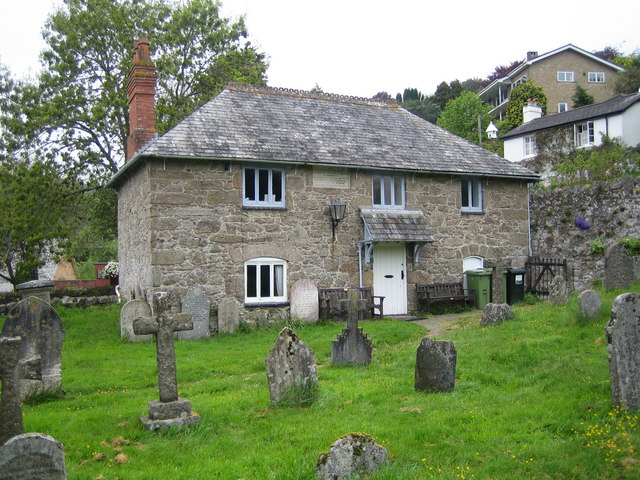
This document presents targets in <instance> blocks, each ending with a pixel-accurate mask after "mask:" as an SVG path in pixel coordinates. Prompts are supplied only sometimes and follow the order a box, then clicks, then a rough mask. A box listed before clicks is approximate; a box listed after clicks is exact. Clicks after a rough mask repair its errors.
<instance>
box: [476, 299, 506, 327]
mask: <svg viewBox="0 0 640 480" xmlns="http://www.w3.org/2000/svg"><path fill="white" fill-rule="evenodd" d="M513 318H514V314H513V309H512V308H511V305H509V304H508V303H487V304H486V305H485V306H484V308H483V309H482V319H481V320H480V326H481V327H485V326H487V325H497V324H499V323H502V322H505V321H507V320H513Z"/></svg>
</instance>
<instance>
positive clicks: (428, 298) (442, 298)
mask: <svg viewBox="0 0 640 480" xmlns="http://www.w3.org/2000/svg"><path fill="white" fill-rule="evenodd" d="M416 289H417V290H418V304H419V305H420V304H425V306H426V308H427V311H429V310H430V309H431V305H433V304H434V303H453V302H460V301H462V302H464V303H467V302H468V303H470V304H471V306H472V307H475V304H476V301H475V295H473V291H468V293H465V291H464V287H463V285H462V282H452V283H428V284H427V283H419V284H417V285H416Z"/></svg>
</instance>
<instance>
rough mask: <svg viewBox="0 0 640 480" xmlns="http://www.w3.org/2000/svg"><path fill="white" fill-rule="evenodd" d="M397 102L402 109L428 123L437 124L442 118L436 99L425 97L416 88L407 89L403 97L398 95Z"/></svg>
mask: <svg viewBox="0 0 640 480" xmlns="http://www.w3.org/2000/svg"><path fill="white" fill-rule="evenodd" d="M396 101H397V102H398V103H399V104H400V106H401V107H403V108H406V109H407V110H409V111H410V112H411V113H413V114H414V115H417V116H418V117H420V118H423V119H425V120H427V121H428V122H431V123H436V121H437V120H438V117H439V116H440V107H439V106H438V104H437V102H436V101H435V99H434V97H432V96H426V95H423V94H422V92H420V91H418V89H416V88H405V89H404V93H403V94H402V95H400V94H399V93H398V94H397V95H396Z"/></svg>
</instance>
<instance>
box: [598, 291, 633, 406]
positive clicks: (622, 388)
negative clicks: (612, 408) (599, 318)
mask: <svg viewBox="0 0 640 480" xmlns="http://www.w3.org/2000/svg"><path fill="white" fill-rule="evenodd" d="M605 332H606V335H607V353H608V355H609V373H610V376H611V395H612V398H613V404H614V405H618V406H621V407H624V408H627V409H630V410H638V409H640V294H638V293H624V294H622V295H619V296H618V297H617V298H616V299H615V300H614V301H613V305H612V306H611V320H610V321H609V323H608V324H607V327H606V329H605Z"/></svg>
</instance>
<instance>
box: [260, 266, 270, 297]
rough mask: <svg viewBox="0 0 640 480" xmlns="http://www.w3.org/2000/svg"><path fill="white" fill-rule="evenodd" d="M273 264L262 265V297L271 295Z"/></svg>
mask: <svg viewBox="0 0 640 480" xmlns="http://www.w3.org/2000/svg"><path fill="white" fill-rule="evenodd" d="M270 270H271V265H260V297H261V298H265V297H270V296H271V275H270V274H269V273H270Z"/></svg>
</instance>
